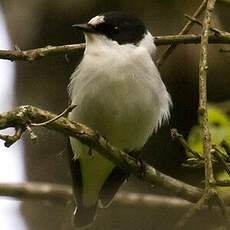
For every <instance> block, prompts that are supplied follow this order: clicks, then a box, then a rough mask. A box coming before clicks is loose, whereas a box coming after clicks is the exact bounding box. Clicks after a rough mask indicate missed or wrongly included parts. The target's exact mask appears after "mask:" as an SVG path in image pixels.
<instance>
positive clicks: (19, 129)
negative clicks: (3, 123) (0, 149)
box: [0, 127, 23, 147]
mask: <svg viewBox="0 0 230 230" xmlns="http://www.w3.org/2000/svg"><path fill="white" fill-rule="evenodd" d="M22 133H23V128H22V127H15V134H14V135H13V136H10V135H4V134H0V139H1V140H4V141H5V144H4V145H5V146H6V147H10V146H11V145H12V144H14V143H15V142H16V141H17V140H19V139H20V138H21V136H22Z"/></svg>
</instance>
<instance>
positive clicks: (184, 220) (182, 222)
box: [175, 194, 210, 229]
mask: <svg viewBox="0 0 230 230" xmlns="http://www.w3.org/2000/svg"><path fill="white" fill-rule="evenodd" d="M209 197H210V194H209V195H208V196H207V194H204V195H203V196H202V197H201V199H200V200H199V201H198V202H197V203H196V204H194V205H193V206H192V207H191V208H190V209H189V210H188V211H187V212H186V213H185V214H184V216H183V217H182V218H181V219H180V220H179V221H178V222H177V223H176V226H175V229H182V228H183V227H184V226H185V224H186V223H187V221H188V220H189V219H190V218H191V217H193V216H194V215H195V214H196V212H197V211H198V210H200V209H201V208H202V207H203V206H204V205H205V202H206V201H207V200H208V199H209Z"/></svg>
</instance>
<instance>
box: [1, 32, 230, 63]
mask: <svg viewBox="0 0 230 230" xmlns="http://www.w3.org/2000/svg"><path fill="white" fill-rule="evenodd" d="M200 41H201V35H197V34H188V35H167V36H155V37H154V42H155V44H156V45H157V46H162V45H170V44H175V45H179V44H199V43H200ZM209 43H214V44H219V43H221V44H230V37H229V36H228V35H223V36H221V37H218V36H216V35H209ZM84 48H85V44H74V45H63V46H47V47H44V48H37V49H31V50H25V51H22V50H0V59H5V60H10V61H29V62H32V61H36V60H39V59H41V58H43V57H48V56H51V55H58V54H70V53H79V52H82V51H83V50H84Z"/></svg>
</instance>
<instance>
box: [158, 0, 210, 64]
mask: <svg viewBox="0 0 230 230" xmlns="http://www.w3.org/2000/svg"><path fill="white" fill-rule="evenodd" d="M206 4H207V0H203V1H202V3H201V5H200V6H199V7H198V8H197V9H196V11H195V13H194V14H193V17H194V18H197V17H199V16H200V15H201V14H202V12H203V11H204V9H205V7H206ZM192 25H193V22H192V21H188V22H187V23H186V24H185V26H184V27H183V28H182V30H181V31H180V32H179V35H184V34H187V33H188V32H189V30H190V29H191V28H192ZM176 47H177V44H175V43H172V44H171V46H170V47H169V48H168V49H167V50H166V51H165V53H164V54H163V55H162V57H161V58H160V59H159V60H158V61H157V65H158V66H161V65H162V64H163V62H164V61H165V60H166V59H167V58H168V57H169V56H170V54H171V53H172V52H173V50H174V49H175V48H176Z"/></svg>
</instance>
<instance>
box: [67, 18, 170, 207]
mask: <svg viewBox="0 0 230 230" xmlns="http://www.w3.org/2000/svg"><path fill="white" fill-rule="evenodd" d="M100 19H101V18H100ZM94 21H95V20H94ZM85 37H86V49H85V52H84V57H83V59H82V61H81V63H80V65H79V66H78V67H77V68H76V70H75V71H74V73H73V74H72V77H71V83H70V86H69V90H70V95H71V99H72V104H76V105H77V107H76V109H74V110H73V111H72V112H71V114H70V115H69V118H70V119H71V120H74V121H78V122H80V123H83V124H85V125H87V126H88V127H90V128H92V129H93V130H96V131H98V132H99V133H100V134H101V135H103V136H104V137H106V138H107V139H108V141H109V142H110V143H111V144H112V145H114V146H116V147H118V148H119V149H121V150H124V151H126V152H131V151H134V150H139V149H141V148H142V147H143V146H144V144H145V143H146V141H147V140H148V138H149V137H150V135H151V134H152V133H153V132H154V131H156V130H157V128H158V127H159V126H160V125H161V124H162V122H163V121H165V120H167V119H168V117H169V107H170V104H171V99H170V96H169V94H168V92H167V90H166V87H165V85H164V84H163V82H162V80H161V78H160V74H159V72H158V69H157V67H156V65H155V64H154V62H153V60H152V57H153V56H154V55H155V50H156V47H155V45H154V42H153V37H152V35H151V34H150V33H149V32H147V33H146V34H145V36H144V38H143V39H142V40H141V42H139V43H138V44H123V45H119V44H118V43H117V42H116V41H113V40H111V39H108V38H107V37H106V36H105V35H102V34H95V33H85ZM70 140H71V146H72V149H73V153H74V158H75V159H78V160H79V161H80V165H81V166H80V167H81V174H82V183H83V190H82V204H83V205H84V206H86V207H87V206H88V207H90V206H93V205H95V204H96V203H97V202H98V194H99V192H100V189H101V187H102V185H103V183H104V182H105V180H106V179H107V177H108V175H109V174H110V173H111V171H112V170H113V168H114V167H115V165H114V164H113V163H112V162H110V161H109V160H107V159H105V158H104V157H102V156H101V155H100V154H98V153H96V152H95V151H93V152H92V155H90V154H89V149H88V147H87V146H84V145H82V144H81V143H80V142H79V141H78V140H76V139H73V138H70Z"/></svg>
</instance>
